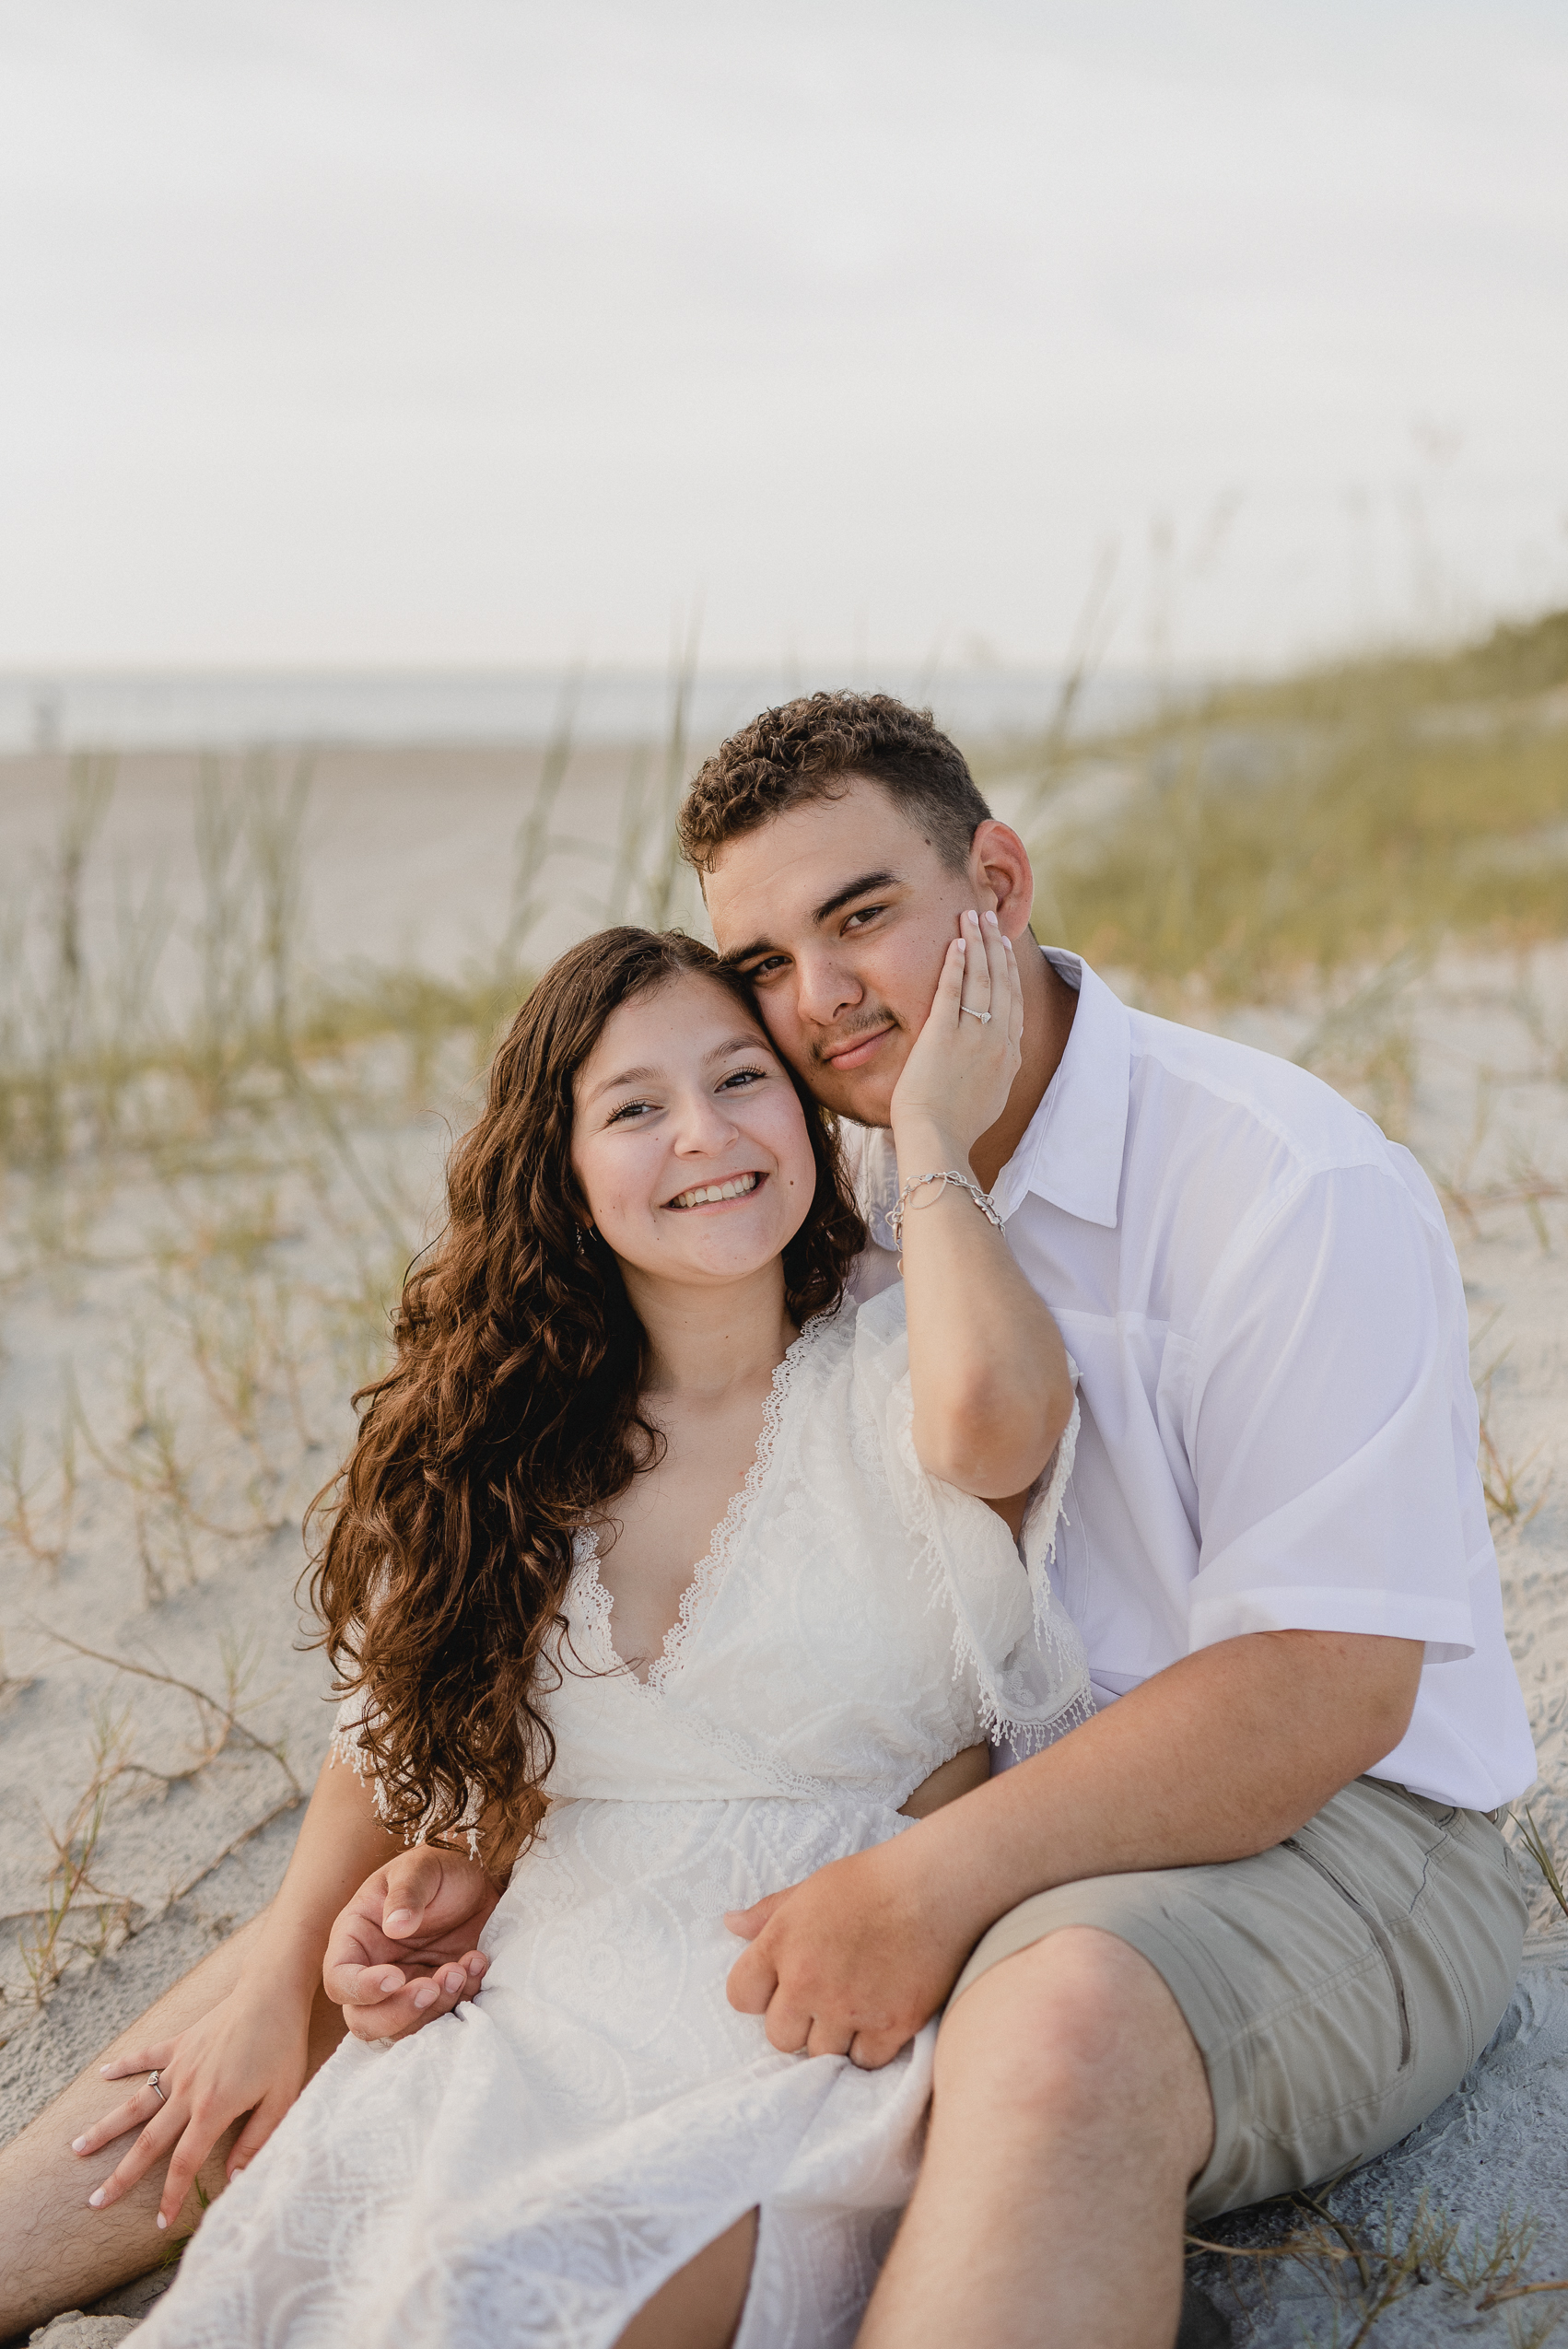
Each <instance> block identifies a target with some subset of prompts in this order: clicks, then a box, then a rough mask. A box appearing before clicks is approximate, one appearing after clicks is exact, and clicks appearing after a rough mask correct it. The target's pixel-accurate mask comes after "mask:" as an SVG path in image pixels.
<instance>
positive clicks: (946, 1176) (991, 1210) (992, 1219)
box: [887, 1166, 1001, 1272]
mask: <svg viewBox="0 0 1568 2349" xmlns="http://www.w3.org/2000/svg"><path fill="white" fill-rule="evenodd" d="M928 1183H936V1184H940V1186H941V1189H939V1190H938V1192H937V1195H936V1196H937V1198H939V1199H940V1198H941V1197H942V1191H945V1190H946V1188H947V1186H948V1185H949V1183H956V1184H957V1186H958V1187H959V1189H960V1190H961V1191H967V1192H968V1194H969V1197H970V1198H972V1199H973V1200H974V1202H975V1205H976V1206H977V1208H978V1209H979V1210H980V1213H981V1214H982V1215H983V1216H984V1217H985V1219H986V1221H987V1222H988V1223H994V1224H995V1226H996V1228H997V1230H998V1231H999V1232H1000V1230H1001V1218H1000V1215H999V1214H998V1213H997V1207H996V1201H995V1200H994V1199H993V1198H992V1197H991V1195H990V1193H989V1191H982V1190H981V1188H980V1186H979V1185H978V1183H977V1182H975V1181H974V1180H973V1179H972V1178H971V1177H970V1176H969V1175H961V1174H960V1173H959V1172H958V1169H957V1168H956V1166H942V1167H939V1168H938V1169H937V1171H936V1172H935V1173H934V1174H931V1175H910V1177H909V1180H908V1181H907V1183H906V1184H905V1186H904V1188H903V1189H902V1190H901V1191H900V1192H899V1194H898V1204H897V1206H896V1207H895V1209H894V1210H893V1212H892V1214H891V1215H890V1216H889V1217H888V1219H887V1228H888V1230H889V1231H890V1232H891V1233H892V1234H893V1245H894V1246H895V1248H896V1249H897V1251H898V1269H899V1271H900V1272H902V1271H903V1269H904V1204H905V1201H906V1200H907V1198H908V1197H909V1194H910V1192H911V1191H919V1190H923V1189H924V1188H925V1186H926V1185H927V1184H928ZM931 1205H932V1206H933V1207H934V1206H935V1205H936V1199H933V1200H932V1201H931Z"/></svg>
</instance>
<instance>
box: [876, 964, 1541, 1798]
mask: <svg viewBox="0 0 1568 2349" xmlns="http://www.w3.org/2000/svg"><path fill="white" fill-rule="evenodd" d="M1050 960H1051V962H1052V963H1053V964H1055V966H1056V968H1057V969H1058V971H1059V973H1060V974H1061V976H1062V977H1063V978H1064V979H1065V980H1066V981H1067V982H1068V984H1069V985H1070V986H1071V987H1074V988H1077V989H1078V990H1079V1000H1078V1008H1077V1011H1076V1013H1075V1015H1074V1018H1073V1023H1072V1030H1071V1035H1070V1037H1069V1040H1068V1045H1067V1049H1066V1051H1065V1052H1064V1054H1063V1056H1062V1059H1061V1065H1060V1066H1059V1069H1057V1072H1056V1074H1055V1076H1054V1077H1053V1078H1052V1080H1051V1082H1050V1084H1049V1085H1048V1087H1047V1091H1046V1093H1045V1097H1044V1099H1043V1100H1042V1101H1041V1103H1040V1105H1039V1107H1038V1109H1037V1110H1036V1113H1035V1116H1034V1117H1033V1118H1032V1119H1031V1121H1030V1124H1029V1127H1028V1129H1027V1131H1026V1132H1025V1134H1024V1139H1023V1140H1022V1141H1021V1142H1020V1143H1019V1145H1018V1148H1017V1150H1016V1151H1014V1152H1013V1155H1012V1158H1011V1159H1010V1160H1009V1161H1008V1163H1007V1164H1006V1166H1004V1167H1003V1169H1002V1171H1001V1174H1000V1176H999V1178H998V1180H997V1183H996V1185H995V1188H994V1191H993V1197H994V1198H995V1200H996V1203H997V1206H998V1208H999V1209H1000V1211H1001V1214H1002V1216H1003V1218H1004V1221H1005V1226H1006V1231H1007V1236H1008V1240H1009V1242H1010V1243H1011V1245H1012V1251H1013V1254H1014V1256H1016V1257H1017V1259H1018V1262H1019V1263H1020V1265H1021V1266H1022V1267H1023V1268H1024V1271H1025V1272H1026V1273H1027V1275H1028V1277H1029V1279H1030V1280H1031V1282H1032V1283H1033V1285H1034V1287H1035V1288H1036V1290H1037V1291H1038V1292H1039V1294H1040V1296H1041V1297H1043V1298H1044V1300H1045V1302H1046V1303H1047V1304H1048V1305H1049V1306H1050V1308H1051V1311H1052V1312H1053V1314H1054V1315H1056V1318H1057V1321H1058V1323H1059V1326H1060V1328H1061V1333H1062V1337H1063V1338H1064V1340H1065V1342H1066V1345H1067V1349H1068V1351H1069V1352H1070V1353H1071V1356H1072V1357H1073V1360H1074V1361H1075V1362H1076V1363H1077V1365H1078V1368H1079V1372H1080V1386H1079V1400H1080V1403H1081V1406H1082V1415H1083V1422H1082V1431H1081V1432H1080V1435H1079V1438H1078V1450H1077V1457H1076V1461H1075V1464H1074V1467H1073V1471H1072V1478H1071V1483H1070V1484H1069V1487H1068V1493H1067V1502H1066V1508H1065V1511H1064V1522H1063V1524H1062V1525H1061V1527H1060V1530H1059V1535H1058V1541H1057V1555H1056V1561H1055V1566H1054V1569H1053V1579H1054V1581H1055V1583H1056V1585H1057V1588H1058V1590H1059V1594H1060V1595H1061V1598H1062V1600H1063V1603H1064V1604H1065V1606H1066V1607H1067V1609H1068V1611H1069V1613H1070V1614H1071V1616H1072V1618H1073V1619H1074V1621H1075V1622H1076V1623H1077V1624H1078V1627H1079V1629H1080V1630H1081V1631H1082V1635H1083V1639H1084V1642H1085V1645H1086V1647H1087V1649H1088V1654H1089V1667H1090V1674H1091V1677H1092V1680H1093V1684H1094V1694H1095V1698H1096V1701H1097V1702H1099V1703H1102V1704H1104V1703H1106V1702H1108V1701H1110V1700H1113V1699H1115V1698H1116V1697H1117V1696H1121V1695H1124V1694H1125V1693H1126V1692H1127V1690H1128V1689H1134V1688H1136V1687H1137V1686H1138V1685H1139V1683H1140V1682H1141V1681H1142V1680H1146V1679H1147V1678H1148V1677H1150V1675H1151V1674H1152V1673H1155V1672H1158V1671H1160V1670H1162V1669H1163V1668H1164V1666H1165V1665H1169V1664H1173V1663H1175V1661H1176V1658H1177V1657H1178V1656H1183V1655H1188V1654H1193V1653H1195V1652H1196V1651H1197V1650H1198V1649H1199V1648H1205V1647H1211V1646H1212V1645H1213V1644H1214V1643H1215V1642H1217V1641H1220V1640H1230V1639H1235V1637H1237V1635H1238V1634H1240V1633H1242V1632H1246V1631H1278V1630H1315V1631H1367V1632H1375V1633H1380V1634H1383V1635H1384V1636H1387V1637H1391V1638H1396V1639H1406V1640H1422V1641H1424V1642H1425V1643H1426V1660H1425V1665H1424V1668H1423V1670H1422V1677H1421V1686H1420V1691H1419V1694H1418V1695H1417V1698H1416V1706H1415V1712H1414V1714H1413V1716H1412V1718H1411V1721H1410V1727H1409V1729H1408V1730H1407V1731H1406V1733H1405V1735H1404V1737H1403V1738H1402V1740H1401V1741H1400V1743H1399V1744H1398V1746H1397V1747H1395V1749H1394V1751H1393V1752H1392V1753H1391V1754H1390V1755H1389V1756H1388V1757H1387V1759H1386V1760H1385V1761H1383V1762H1380V1763H1379V1764H1378V1766H1377V1770H1376V1771H1375V1775H1376V1776H1377V1777H1380V1778H1390V1779H1394V1780H1397V1781H1398V1782H1399V1783H1400V1784H1402V1785H1405V1786H1409V1787H1410V1789H1411V1790H1412V1791H1413V1792H1415V1793H1417V1794H1425V1795H1429V1796H1431V1797H1432V1798H1433V1799H1434V1800H1435V1801H1438V1802H1444V1803H1455V1804H1459V1805H1462V1806H1466V1807H1469V1808H1472V1809H1476V1810H1491V1809H1492V1808H1494V1807H1495V1806H1497V1805H1498V1804H1500V1803H1504V1802H1507V1801H1509V1800H1511V1799H1512V1798H1513V1797H1514V1796H1515V1795H1516V1794H1521V1793H1522V1792H1523V1791H1524V1790H1525V1789H1526V1788H1527V1786H1528V1785H1529V1784H1530V1782H1531V1781H1532V1780H1533V1778H1534V1776H1535V1755H1534V1750H1533V1748H1532V1746H1531V1742H1530V1735H1529V1728H1528V1724H1527V1719H1526V1714H1525V1706H1524V1700H1523V1698H1522V1697H1521V1695H1520V1692H1519V1684H1518V1681H1517V1678H1516V1677H1515V1672H1514V1666H1513V1662H1512V1659H1511V1658H1510V1656H1509V1654H1508V1648H1507V1643H1506V1641H1505V1640H1504V1631H1503V1606H1502V1595H1501V1592H1500V1589H1499V1584H1498V1573H1497V1559H1496V1554H1495V1552H1494V1551H1493V1549H1492V1536H1491V1533H1490V1531H1489V1529H1488V1525H1487V1515H1486V1501H1485V1496H1484V1494H1483V1492H1482V1490H1481V1484H1480V1476H1479V1474H1478V1472H1477V1467H1476V1451H1477V1442H1478V1435H1479V1419H1478V1412H1477V1405H1476V1397H1475V1391H1474V1388H1473V1387H1472V1385H1471V1384H1470V1377H1469V1336H1468V1328H1467V1322H1466V1314H1465V1297H1464V1289H1463V1285H1462V1283H1461V1281H1460V1278H1459V1268H1458V1264H1457V1259H1456V1257H1455V1255H1454V1248H1453V1244H1452V1242H1451V1240H1450V1239H1449V1236H1448V1230H1447V1226H1446V1224H1445V1221H1444V1220H1443V1211H1442V1210H1441V1208H1440V1207H1439V1205H1438V1202H1437V1198H1436V1196H1435V1194H1434V1193H1433V1188H1432V1186H1431V1184H1430V1183H1429V1182H1428V1181H1427V1179H1426V1176H1425V1175H1423V1174H1422V1171H1421V1168H1420V1167H1419V1166H1418V1165H1417V1163H1416V1162H1415V1160H1414V1159H1413V1158H1412V1157H1411V1156H1410V1152H1409V1151H1407V1150H1404V1149H1401V1148H1400V1147H1399V1146H1398V1144H1397V1143H1394V1142H1390V1141H1389V1140H1387V1138H1386V1137H1385V1136H1384V1135H1383V1134H1382V1133H1381V1132H1380V1131H1379V1129H1378V1128H1377V1127H1376V1126H1375V1125H1374V1123H1373V1122H1372V1120H1371V1118H1369V1117H1366V1116H1363V1115H1362V1113H1361V1112H1360V1111H1359V1110H1355V1109H1352V1107H1351V1106H1350V1105H1349V1104H1348V1103H1346V1102H1345V1101H1343V1100H1341V1098H1340V1095H1339V1094H1338V1093H1334V1092H1333V1091H1332V1090H1331V1089H1330V1087H1328V1085H1326V1084H1323V1083H1322V1082H1320V1081H1319V1080H1318V1079H1317V1078H1316V1077H1312V1076H1309V1075H1307V1074H1306V1073H1305V1070H1303V1069H1297V1068H1293V1066H1291V1064H1290V1063H1289V1062H1287V1061H1283V1060H1278V1059H1275V1058H1272V1057H1271V1056H1270V1054H1268V1053H1263V1052H1254V1051H1251V1050H1249V1049H1248V1048H1247V1047H1246V1046H1244V1045H1238V1044H1232V1043H1229V1042H1227V1041H1226V1040H1225V1039H1224V1038H1223V1037H1219V1036H1212V1035H1205V1034H1201V1033H1200V1032H1199V1031H1198V1030H1196V1029H1193V1028H1183V1027H1176V1026H1175V1025H1173V1024H1172V1023H1170V1022H1169V1021H1165V1020H1156V1019H1153V1018H1152V1017H1150V1016H1149V1015H1148V1014H1147V1013H1145V1012H1141V1011H1129V1010H1128V1008H1127V1007H1126V1005H1125V1004H1123V1003H1121V1002H1119V1001H1118V1000H1117V998H1116V996H1114V995H1113V994H1112V993H1111V991H1110V989H1109V988H1107V987H1106V985H1105V983H1104V982H1103V981H1102V980H1101V979H1099V978H1096V976H1094V972H1093V971H1092V970H1090V969H1089V967H1088V966H1087V964H1082V963H1081V962H1080V960H1079V958H1078V957H1077V956H1076V955H1071V954H1065V953H1060V952H1055V951H1052V952H1051V953H1050ZM845 1138H846V1144H847V1148H848V1154H849V1157H850V1161H851V1163H852V1165H853V1167H854V1171H855V1175H856V1180H857V1187H858V1189H859V1191H860V1202H861V1209H862V1212H864V1213H865V1215H866V1218H867V1221H868V1224H869V1226H870V1228H871V1233H872V1241H873V1244H874V1245H876V1246H877V1247H878V1248H887V1247H889V1246H890V1245H891V1238H892V1235H891V1233H890V1232H889V1230H888V1226H887V1213H888V1210H889V1209H890V1208H891V1207H892V1205H893V1204H894V1202H895V1199H896V1198H897V1189H898V1176H897V1169H896V1165H895V1160H894V1154H893V1145H892V1137H891V1135H890V1134H888V1133H886V1132H883V1131H880V1130H873V1129H871V1128H856V1127H846V1128H845ZM885 1273H886V1266H885V1264H883V1265H881V1266H873V1265H872V1264H868V1265H867V1267H866V1275H867V1279H866V1284H865V1285H866V1286H867V1288H868V1289H870V1288H875V1287H880V1286H881V1285H883V1278H885ZM879 1275H880V1277H879Z"/></svg>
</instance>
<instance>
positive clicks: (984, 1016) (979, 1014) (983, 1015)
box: [958, 1003, 991, 1028]
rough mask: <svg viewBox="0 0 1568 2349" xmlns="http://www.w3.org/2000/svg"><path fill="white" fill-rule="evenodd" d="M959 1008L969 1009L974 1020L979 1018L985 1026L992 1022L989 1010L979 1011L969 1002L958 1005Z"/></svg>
mask: <svg viewBox="0 0 1568 2349" xmlns="http://www.w3.org/2000/svg"><path fill="white" fill-rule="evenodd" d="M958 1009H959V1010H960V1011H967V1012H968V1014H969V1017H970V1018H971V1019H972V1020H978V1022H979V1023H980V1025H981V1026H982V1027H983V1028H989V1025H990V1023H991V1015H990V1013H989V1011H976V1010H975V1008H974V1006H973V1005H972V1004H968V1003H961V1004H960V1005H959V1006H958Z"/></svg>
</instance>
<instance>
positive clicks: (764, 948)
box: [721, 872, 903, 964]
mask: <svg viewBox="0 0 1568 2349" xmlns="http://www.w3.org/2000/svg"><path fill="white" fill-rule="evenodd" d="M902 879H903V876H902V875H901V874H899V873H896V872H862V873H861V874H860V876H859V878H858V879H857V880H854V881H851V882H848V885H847V886H846V887H844V888H843V889H836V890H835V891H834V893H833V894H832V896H831V897H825V898H824V899H823V901H822V904H821V905H820V906H813V908H812V921H813V926H816V925H820V924H821V923H823V922H825V921H830V920H831V919H832V917H833V916H834V915H835V914H837V913H841V912H842V911H843V909H844V907H845V906H848V905H849V904H851V903H852V902H853V900H854V899H855V898H857V897H864V896H865V895H866V894H868V892H869V891H871V890H872V889H895V888H897V887H898V886H899V885H900V884H901V882H902ZM775 951H776V950H775V948H774V944H773V941H772V940H771V939H770V938H766V937H764V938H754V939H753V940H752V941H751V943H750V945H748V946H735V947H731V950H730V952H729V953H727V954H725V955H724V956H722V957H721V959H722V960H723V961H724V962H726V963H729V964H742V963H749V962H750V961H751V959H752V957H753V955H754V954H771V953H773V952H775Z"/></svg>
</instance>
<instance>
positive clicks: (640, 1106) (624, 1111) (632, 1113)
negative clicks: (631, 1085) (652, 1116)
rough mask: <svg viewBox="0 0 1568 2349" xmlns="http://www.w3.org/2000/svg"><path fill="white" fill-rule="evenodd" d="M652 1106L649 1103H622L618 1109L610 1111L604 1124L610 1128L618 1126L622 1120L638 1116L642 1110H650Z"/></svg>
mask: <svg viewBox="0 0 1568 2349" xmlns="http://www.w3.org/2000/svg"><path fill="white" fill-rule="evenodd" d="M652 1106H653V1104H652V1103H651V1102H650V1101H623V1102H622V1104H621V1105H620V1107H619V1109H614V1110H612V1111H611V1113H610V1116H609V1118H608V1119H607V1120H606V1122H607V1123H608V1124H609V1125H612V1126H618V1125H620V1124H621V1122H622V1120H623V1119H624V1118H627V1117H636V1116H639V1115H640V1114H641V1112H642V1111H643V1110H645V1109H651V1108H652Z"/></svg>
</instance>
